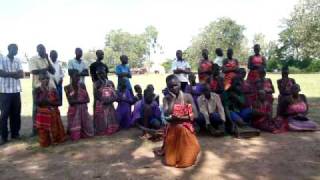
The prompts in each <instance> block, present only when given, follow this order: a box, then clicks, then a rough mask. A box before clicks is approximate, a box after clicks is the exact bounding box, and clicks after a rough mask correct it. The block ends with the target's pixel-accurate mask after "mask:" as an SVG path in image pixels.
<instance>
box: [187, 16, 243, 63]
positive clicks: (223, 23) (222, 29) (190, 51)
mask: <svg viewBox="0 0 320 180" xmlns="http://www.w3.org/2000/svg"><path fill="white" fill-rule="evenodd" d="M244 30H245V27H244V26H242V25H239V24H237V23H236V22H235V21H234V20H232V19H230V18H226V17H223V18H219V19H218V20H217V21H213V22H211V23H209V25H207V26H206V27H205V28H204V29H203V30H202V31H201V32H200V33H199V34H198V35H197V36H195V37H194V38H193V39H192V43H191V45H190V46H189V47H188V48H187V50H186V52H185V56H186V58H187V59H188V60H189V61H190V62H191V63H192V64H193V65H195V64H197V62H198V60H199V58H200V55H201V50H202V49H204V48H206V49H208V50H209V52H210V54H209V56H210V58H214V57H215V54H214V52H215V49H216V48H222V49H223V50H224V51H225V50H226V49H227V48H233V49H234V54H235V55H237V56H242V55H243V54H245V55H247V52H245V51H244V50H247V48H246V47H245V43H244V42H245V40H246V39H245V36H244V34H243V31H244ZM238 58H240V57H238ZM246 58H247V57H246Z"/></svg>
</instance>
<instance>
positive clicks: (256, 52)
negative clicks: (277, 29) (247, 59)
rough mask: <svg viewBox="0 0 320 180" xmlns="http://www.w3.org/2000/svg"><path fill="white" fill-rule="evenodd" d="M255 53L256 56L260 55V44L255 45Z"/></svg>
mask: <svg viewBox="0 0 320 180" xmlns="http://www.w3.org/2000/svg"><path fill="white" fill-rule="evenodd" d="M253 51H254V54H255V55H259V54H260V45H259V44H255V45H254V46H253Z"/></svg>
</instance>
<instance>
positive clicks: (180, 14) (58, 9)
mask: <svg viewBox="0 0 320 180" xmlns="http://www.w3.org/2000/svg"><path fill="white" fill-rule="evenodd" d="M297 2H298V0H281V1H279V0H268V1H265V0H221V1H218V0H190V1H189V0H161V1H160V0H158V1H155V0H153V1H152V0H0V22H1V28H0V51H1V53H3V54H6V53H7V51H6V46H7V44H9V43H13V42H14V43H17V44H18V46H19V56H23V55H24V53H27V54H28V56H33V55H35V54H36V48H35V47H36V45H37V44H39V43H43V44H45V45H46V47H47V49H48V50H50V49H56V50H57V51H58V52H59V55H60V60H62V61H67V60H68V59H71V58H72V57H73V56H74V49H75V47H81V48H83V49H84V50H88V49H92V48H95V49H97V48H103V46H104V37H105V34H106V33H107V32H108V31H110V30H111V29H117V28H122V29H124V30H125V31H128V32H132V33H141V32H143V30H144V28H145V27H146V26H148V25H154V26H155V27H156V28H157V29H158V31H159V33H160V34H159V42H160V43H161V45H162V46H163V47H164V54H163V55H162V56H161V58H171V57H174V56H175V50H176V49H185V48H186V47H188V46H189V45H190V41H191V39H192V37H193V36H195V35H197V34H198V33H199V32H200V30H201V28H203V27H205V26H206V25H207V24H209V22H211V21H214V20H216V19H217V18H219V17H223V16H226V17H231V18H232V19H234V20H236V21H237V23H238V24H241V25H244V26H245V27H246V31H245V35H246V36H247V37H248V39H249V40H251V39H252V37H253V35H254V34H255V33H263V34H265V35H266V36H267V39H269V40H275V39H277V37H278V33H279V32H280V30H281V28H280V27H279V25H281V20H282V19H283V18H285V17H288V16H289V14H290V12H292V10H293V7H294V5H295V4H296V3H297ZM249 42H251V41H249Z"/></svg>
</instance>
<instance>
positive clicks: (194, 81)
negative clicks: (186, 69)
mask: <svg viewBox="0 0 320 180" xmlns="http://www.w3.org/2000/svg"><path fill="white" fill-rule="evenodd" d="M188 78H189V83H190V84H195V83H196V75H195V74H194V73H190V74H189V77H188Z"/></svg>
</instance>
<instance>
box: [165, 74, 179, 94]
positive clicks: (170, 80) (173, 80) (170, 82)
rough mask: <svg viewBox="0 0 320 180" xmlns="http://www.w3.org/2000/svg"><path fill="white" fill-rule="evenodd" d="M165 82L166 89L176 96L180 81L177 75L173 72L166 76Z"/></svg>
mask: <svg viewBox="0 0 320 180" xmlns="http://www.w3.org/2000/svg"><path fill="white" fill-rule="evenodd" d="M166 84H167V88H168V90H169V91H170V92H171V93H173V94H175V95H176V96H178V95H179V92H180V81H179V80H178V78H177V76H175V75H173V74H171V75H169V76H167V78H166Z"/></svg>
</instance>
